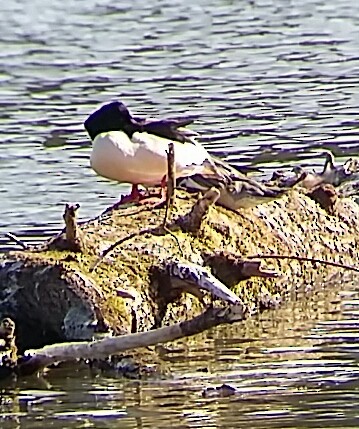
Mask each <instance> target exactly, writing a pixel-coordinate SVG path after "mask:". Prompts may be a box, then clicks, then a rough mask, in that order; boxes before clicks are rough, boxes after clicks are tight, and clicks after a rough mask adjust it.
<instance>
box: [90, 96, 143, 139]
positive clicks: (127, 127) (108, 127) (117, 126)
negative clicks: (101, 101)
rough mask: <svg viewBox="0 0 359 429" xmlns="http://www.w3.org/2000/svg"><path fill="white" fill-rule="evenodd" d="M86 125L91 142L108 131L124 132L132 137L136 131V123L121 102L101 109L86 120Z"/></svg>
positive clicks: (115, 102)
mask: <svg viewBox="0 0 359 429" xmlns="http://www.w3.org/2000/svg"><path fill="white" fill-rule="evenodd" d="M84 125H85V128H86V131H87V132H88V134H89V136H90V138H91V140H93V139H94V138H95V137H96V136H98V135H99V134H101V133H105V132H108V131H124V132H125V133H126V134H128V135H129V136H130V137H131V136H132V134H133V133H134V132H135V131H136V121H135V120H134V119H133V118H132V116H131V114H130V112H129V111H128V109H127V107H126V106H125V105H124V104H123V103H121V102H120V101H114V102H112V103H108V104H105V105H104V106H102V107H100V108H99V109H98V110H96V111H95V112H94V113H92V114H91V115H90V116H89V117H88V118H87V119H86V121H85V123H84Z"/></svg>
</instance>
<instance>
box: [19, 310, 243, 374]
mask: <svg viewBox="0 0 359 429" xmlns="http://www.w3.org/2000/svg"><path fill="white" fill-rule="evenodd" d="M243 318H244V309H243V306H241V305H236V306H231V307H227V308H213V307H211V308H209V309H207V310H206V311H205V312H204V313H202V314H201V315H200V316H197V317H195V318H194V319H192V320H188V321H184V322H180V323H176V324H174V325H172V326H165V327H163V328H159V329H155V330H152V331H149V332H141V333H137V334H131V335H124V336H120V337H111V338H104V339H102V340H99V341H93V342H77V343H63V344H56V345H52V346H45V347H43V348H42V349H38V350H29V351H27V352H26V353H25V356H24V358H23V359H21V362H20V364H19V366H18V367H17V369H16V371H17V373H19V374H21V375H29V374H33V373H34V372H36V371H39V370H40V369H43V368H45V367H47V366H49V365H52V364H54V363H59V362H65V361H73V360H76V359H100V358H104V357H106V356H110V355H113V354H117V353H121V352H124V351H128V350H132V349H135V348H139V347H148V346H152V345H156V344H158V343H165V342H168V341H174V340H177V339H179V338H184V337H188V336H191V335H196V334H199V333H201V332H203V331H205V330H207V329H210V328H213V327H215V326H218V325H221V324H226V323H234V322H238V321H240V320H243Z"/></svg>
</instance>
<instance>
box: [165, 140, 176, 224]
mask: <svg viewBox="0 0 359 429" xmlns="http://www.w3.org/2000/svg"><path fill="white" fill-rule="evenodd" d="M175 191H176V166H175V148H174V144H173V143H172V142H171V143H169V144H168V151H167V191H166V211H165V217H164V219H163V227H165V226H166V224H167V221H168V219H169V217H170V216H171V210H172V208H173V206H174V203H175V198H176V194H175Z"/></svg>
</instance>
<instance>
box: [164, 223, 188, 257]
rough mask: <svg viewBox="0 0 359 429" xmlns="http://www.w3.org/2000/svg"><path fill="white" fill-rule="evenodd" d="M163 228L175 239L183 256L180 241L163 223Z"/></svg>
mask: <svg viewBox="0 0 359 429" xmlns="http://www.w3.org/2000/svg"><path fill="white" fill-rule="evenodd" d="M163 229H164V231H166V232H168V234H170V236H171V237H172V238H173V239H174V240H175V242H176V243H177V246H178V248H179V251H180V252H181V255H182V256H183V257H184V252H183V249H182V247H181V243H180V242H179V240H178V238H177V237H176V236H175V235H174V234H173V232H172V231H171V230H170V229H168V228H167V226H166V225H163Z"/></svg>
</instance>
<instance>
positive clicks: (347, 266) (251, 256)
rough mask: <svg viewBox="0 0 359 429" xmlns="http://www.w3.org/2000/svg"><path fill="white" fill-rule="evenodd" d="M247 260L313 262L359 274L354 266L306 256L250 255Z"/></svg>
mask: <svg viewBox="0 0 359 429" xmlns="http://www.w3.org/2000/svg"><path fill="white" fill-rule="evenodd" d="M245 258H246V259H293V260H296V261H302V262H312V263H318V264H323V265H330V266H331V267H337V268H344V269H346V270H350V271H355V272H357V273H359V268H357V267H353V266H352V265H346V264H341V263H340V262H334V261H324V260H323V259H316V258H307V257H305V256H294V255H250V256H246V257H245Z"/></svg>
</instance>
